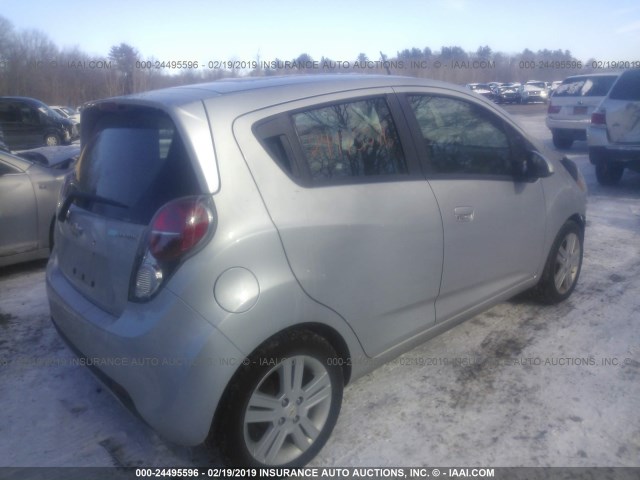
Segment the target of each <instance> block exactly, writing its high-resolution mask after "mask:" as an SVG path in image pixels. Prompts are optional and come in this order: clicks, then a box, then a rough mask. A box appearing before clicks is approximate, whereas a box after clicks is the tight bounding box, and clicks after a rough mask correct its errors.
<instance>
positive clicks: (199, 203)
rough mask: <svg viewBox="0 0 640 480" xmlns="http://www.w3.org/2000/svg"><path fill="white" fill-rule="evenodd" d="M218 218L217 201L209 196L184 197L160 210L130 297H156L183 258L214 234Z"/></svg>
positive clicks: (144, 250) (135, 275)
mask: <svg viewBox="0 0 640 480" xmlns="http://www.w3.org/2000/svg"><path fill="white" fill-rule="evenodd" d="M215 220H216V219H215V214H214V207H213V202H212V201H211V199H210V198H208V197H188V198H181V199H178V200H174V201H172V202H169V203H167V204H166V205H164V206H163V207H162V208H161V209H160V210H158V212H157V213H156V214H155V216H154V217H153V220H151V224H150V226H149V231H148V234H147V236H146V237H145V238H146V239H145V243H144V245H143V252H142V255H141V260H140V263H139V266H138V268H137V270H136V271H135V273H134V276H133V278H132V285H131V290H130V299H131V300H135V301H145V300H148V299H150V298H151V297H153V295H154V294H155V293H156V292H157V291H158V289H159V288H160V286H161V285H162V284H163V283H164V282H166V280H167V279H168V278H169V277H170V276H171V274H172V273H173V272H174V271H175V270H176V268H177V267H178V265H179V264H180V263H181V261H182V260H184V259H185V258H187V257H188V256H189V255H191V254H193V253H194V252H195V251H197V250H198V248H199V247H200V246H202V245H203V244H204V243H205V242H206V239H208V238H210V237H211V234H212V233H213V230H214V228H215Z"/></svg>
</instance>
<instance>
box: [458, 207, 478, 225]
mask: <svg viewBox="0 0 640 480" xmlns="http://www.w3.org/2000/svg"><path fill="white" fill-rule="evenodd" d="M453 214H454V215H455V217H456V220H457V221H458V222H470V221H472V220H473V216H474V211H473V207H456V208H454V209H453Z"/></svg>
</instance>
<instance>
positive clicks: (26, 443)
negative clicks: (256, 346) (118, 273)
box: [0, 107, 640, 467]
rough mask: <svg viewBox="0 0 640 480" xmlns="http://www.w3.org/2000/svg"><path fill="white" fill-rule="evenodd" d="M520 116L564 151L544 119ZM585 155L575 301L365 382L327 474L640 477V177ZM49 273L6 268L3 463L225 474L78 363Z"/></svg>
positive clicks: (512, 305)
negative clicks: (434, 469)
mask: <svg viewBox="0 0 640 480" xmlns="http://www.w3.org/2000/svg"><path fill="white" fill-rule="evenodd" d="M532 108H535V107H532ZM518 118H519V120H520V121H521V122H522V123H523V124H524V125H525V128H527V130H529V131H530V132H531V133H532V135H534V136H537V137H539V138H543V139H544V140H545V142H546V143H548V144H550V137H549V133H548V131H547V130H546V127H544V123H543V122H544V115H543V114H541V113H538V114H535V115H518ZM586 152H587V150H586V144H585V143H584V142H577V143H576V144H575V145H574V147H573V148H572V149H571V150H570V151H569V157H570V158H572V159H573V160H574V161H576V163H577V164H578V166H579V167H580V169H581V170H582V172H583V173H584V175H585V177H586V178H587V183H588V185H589V188H590V196H589V207H588V229H587V238H586V244H585V255H584V265H583V270H582V275H581V278H580V282H579V285H578V287H577V289H576V291H575V293H574V294H573V296H572V297H571V298H570V299H569V300H568V301H567V302H565V303H563V304H561V305H558V306H554V307H546V306H540V305H537V304H535V303H533V302H532V301H530V300H528V299H527V298H520V299H516V300H512V301H509V302H505V303H502V304H500V305H497V306H496V307H494V308H492V309H491V310H489V311H487V312H486V313H484V314H481V315H478V316H477V317H475V318H473V319H471V320H469V321H467V322H465V323H463V324H461V325H459V326H457V327H456V328H454V329H452V330H450V331H448V332H446V333H445V334H443V335H440V336H439V337H436V338H434V339H432V340H430V341H429V342H427V343H425V344H423V345H421V346H420V347H418V348H416V349H414V350H412V351H411V352H409V353H407V354H405V355H403V356H401V357H399V358H398V359H396V360H395V361H392V362H390V363H388V364H386V365H384V366H382V367H381V368H379V369H378V370H376V371H375V372H373V373H372V374H370V375H368V376H366V377H364V378H362V379H360V380H358V381H356V382H355V383H354V384H352V385H350V386H349V387H348V388H347V389H346V390H345V396H344V402H343V408H342V413H341V415H340V418H339V420H338V424H337V426H336V429H335V431H334V433H333V435H332V437H331V439H330V440H329V442H328V443H327V445H326V446H325V448H324V449H323V450H322V451H321V452H320V454H319V456H318V457H317V458H316V459H315V460H314V461H313V465H315V466H404V465H410V466H418V465H438V466H461V465H465V466H490V467H498V466H640V415H638V410H639V409H640V328H639V322H640V276H638V274H637V273H638V271H639V269H640V251H639V250H640V203H639V201H638V200H639V198H640V175H637V174H634V173H629V172H626V173H625V176H624V177H623V180H622V182H621V184H620V185H619V186H617V187H611V188H603V187H599V186H598V185H597V183H596V181H595V177H594V174H593V168H592V166H591V165H589V162H588V158H587V155H586ZM44 268H45V264H44V263H43V262H38V263H31V264H25V265H20V266H14V267H9V268H4V269H0V405H2V415H0V436H2V438H3V439H5V440H4V441H3V442H1V444H0V466H113V465H117V466H121V465H126V466H177V465H183V466H187V465H194V464H197V465H203V464H205V463H207V462H210V463H212V464H216V463H217V461H218V460H217V457H216V455H215V454H213V455H211V454H208V453H207V452H206V451H205V450H204V449H203V448H202V447H197V448H184V447H179V446H176V445H172V444H170V443H167V442H165V441H164V440H162V439H161V438H159V437H158V435H156V434H155V433H154V432H153V431H152V430H150V429H149V428H148V427H146V426H145V425H144V424H143V423H142V422H141V421H140V420H138V419H137V418H136V417H134V416H133V415H132V414H131V413H129V412H128V411H127V410H126V409H125V408H124V407H123V406H121V405H120V404H119V403H118V402H117V401H116V400H115V399H114V397H112V396H111V395H110V394H109V393H108V392H107V391H106V390H105V389H104V388H103V387H102V386H101V385H100V383H99V382H98V381H97V380H95V379H94V377H93V376H92V375H91V373H90V372H89V371H88V370H87V369H86V368H85V367H81V366H77V365H74V364H73V360H74V357H73V355H72V354H71V352H70V351H69V350H68V349H67V348H66V347H65V346H64V345H63V343H62V341H61V340H60V339H59V337H58V335H57V333H56V332H55V330H54V328H53V326H52V324H51V322H50V320H49V311H48V306H47V301H46V295H45V288H44ZM7 440H8V441H7Z"/></svg>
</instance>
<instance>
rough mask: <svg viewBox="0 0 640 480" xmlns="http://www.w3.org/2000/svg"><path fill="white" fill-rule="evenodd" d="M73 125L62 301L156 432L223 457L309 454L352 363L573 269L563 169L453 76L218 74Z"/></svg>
mask: <svg viewBox="0 0 640 480" xmlns="http://www.w3.org/2000/svg"><path fill="white" fill-rule="evenodd" d="M82 125H83V127H82V142H83V150H82V155H81V158H80V161H79V163H78V165H77V167H76V170H75V175H73V176H72V177H71V178H70V180H69V182H67V184H66V185H65V187H64V189H63V197H62V199H61V202H60V203H61V205H60V208H59V210H58V214H57V219H58V221H57V222H56V229H55V238H56V242H55V249H54V252H53V254H52V256H51V259H50V262H49V265H48V269H47V288H48V295H49V301H50V306H51V315H52V318H53V321H54V323H55V325H56V326H57V328H58V330H59V331H60V333H61V335H62V336H63V337H64V338H65V339H66V340H67V341H68V343H69V344H70V345H71V346H72V347H73V348H74V350H75V351H76V352H77V353H78V354H79V355H82V356H84V357H87V358H88V362H87V363H88V364H90V365H92V366H93V367H94V371H95V372H96V373H97V374H98V376H99V377H100V378H101V379H102V380H103V381H104V382H105V383H106V384H107V385H108V386H110V387H111V389H112V390H113V391H114V392H115V393H116V394H118V396H119V397H120V398H121V399H122V400H123V401H124V402H125V403H126V404H127V405H128V406H130V407H132V408H133V409H135V411H137V412H138V413H139V415H140V416H141V417H142V419H144V420H145V421H146V422H147V423H148V424H149V425H151V426H152V427H153V428H154V429H156V430H157V431H158V432H159V433H160V434H162V435H164V436H165V437H166V438H167V439H169V440H171V441H174V442H178V443H181V444H186V445H196V444H200V443H202V442H205V441H206V442H207V443H208V444H210V445H213V446H215V448H218V449H219V451H220V452H221V453H222V457H223V458H224V460H225V462H227V463H229V464H231V465H240V466H265V465H269V466H287V467H288V466H299V465H302V464H305V463H306V462H308V461H309V460H310V459H311V458H313V456H314V455H315V454H316V453H317V452H318V451H319V450H320V448H321V447H322V446H323V444H324V443H325V442H326V441H327V439H328V437H329V435H330V433H331V431H332V429H333V427H334V425H335V423H336V420H337V417H338V413H339V410H340V405H341V401H342V392H343V387H344V385H346V384H347V383H348V382H350V381H353V380H354V379H356V378H357V377H360V376H362V375H363V374H365V373H366V372H368V371H370V370H372V369H373V368H375V366H377V365H379V364H380V363H381V362H383V361H386V360H388V359H391V358H392V357H394V356H397V355H399V354H400V353H401V352H404V351H406V350H408V349H410V348H412V347H413V346H415V345H416V344H418V343H421V342H424V341H425V340H426V339H428V338H430V337H433V336H435V335H436V334H438V333H440V332H442V331H444V330H445V329H448V328H450V327H452V326H453V325H455V324H457V323H459V322H460V321H462V320H464V319H467V318H469V317H471V316H473V315H475V314H477V313H478V312H480V311H482V310H485V309H487V308H489V307H490V306H491V305H494V304H495V303H497V302H499V301H501V300H504V299H507V298H509V297H512V296H513V295H515V294H517V293H519V292H522V291H524V290H528V289H533V290H534V291H535V292H536V293H537V295H538V296H539V297H540V298H541V299H542V300H543V301H545V302H551V303H553V302H559V301H562V300H564V299H566V298H567V297H568V296H569V295H570V294H571V292H572V291H573V289H574V287H575V286H576V282H577V280H578V276H579V273H580V267H581V263H582V246H583V238H584V228H585V200H586V191H585V190H586V189H585V186H584V181H583V179H582V177H581V175H580V173H579V172H578V170H577V168H576V166H575V165H574V164H573V163H572V162H571V161H569V160H566V159H564V160H562V161H557V160H555V159H551V158H546V157H544V156H543V155H542V154H541V153H540V152H541V150H540V147H539V145H538V144H537V143H536V142H534V141H532V140H530V139H529V138H527V136H526V135H525V133H524V132H523V131H522V130H521V128H520V127H518V126H517V125H516V124H514V123H513V121H512V120H511V119H510V117H509V116H508V115H507V114H505V113H504V111H502V110H501V109H500V108H498V107H496V106H494V105H493V104H492V103H491V102H489V101H487V100H485V99H483V98H481V97H479V96H477V95H474V94H473V93H472V92H470V91H468V90H464V89H461V88H457V87H455V86H453V85H449V84H444V83H438V82H432V81H427V80H421V79H416V78H403V77H392V76H351V75H347V76H340V75H334V76H291V77H283V78H268V79H243V80H230V81H220V82H215V83H211V84H205V85H193V86H185V87H178V88H172V89H167V90H161V91H155V92H149V93H143V94H139V95H134V96H128V97H122V98H114V99H107V100H103V101H99V102H96V103H95V104H93V105H91V106H89V107H87V108H86V109H85V110H83V113H82Z"/></svg>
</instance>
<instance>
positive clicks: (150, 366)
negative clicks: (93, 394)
mask: <svg viewBox="0 0 640 480" xmlns="http://www.w3.org/2000/svg"><path fill="white" fill-rule="evenodd" d="M47 294H48V297H49V304H50V308H51V316H52V320H53V322H54V324H55V325H56V328H57V329H58V330H59V332H60V333H61V335H62V337H63V338H64V339H65V340H66V341H67V342H68V343H69V344H70V345H71V346H72V349H73V350H74V351H75V353H76V354H78V355H79V356H80V357H81V359H84V360H83V362H82V364H84V365H87V366H90V367H91V368H92V370H93V371H94V373H96V375H97V376H98V377H99V378H100V379H101V380H102V382H103V383H105V385H106V386H107V387H109V388H110V389H111V390H112V391H113V392H114V393H115V394H116V396H117V397H118V398H119V399H120V400H121V401H122V402H123V403H124V404H125V406H127V407H129V408H131V409H132V410H134V411H135V413H137V414H138V415H139V416H140V417H141V418H142V419H143V420H144V421H145V422H146V423H148V424H149V425H150V426H151V427H152V428H154V429H155V430H156V431H158V433H160V434H161V435H163V436H164V437H166V438H167V439H169V440H171V441H173V442H176V443H180V444H184V445H197V444H200V443H202V442H203V441H204V440H205V439H206V437H207V435H208V433H209V428H210V426H211V422H212V419H213V415H214V413H215V409H216V406H217V403H218V401H219V400H220V397H221V396H222V393H223V392H224V389H225V387H226V385H227V383H228V381H229V379H230V378H231V377H232V375H233V373H234V372H235V370H236V369H237V367H238V365H239V364H240V363H241V362H242V360H243V359H244V357H243V355H241V354H240V352H239V351H238V350H237V349H236V348H235V346H234V345H233V344H232V343H231V342H230V341H229V340H228V339H227V338H226V337H225V336H224V335H222V334H221V333H220V331H219V330H217V329H216V328H215V327H214V326H212V325H211V324H210V323H209V322H207V321H206V320H205V319H203V318H202V317H201V316H200V315H199V314H198V313H197V312H195V311H194V310H193V309H191V308H189V307H188V306H187V305H186V304H185V303H184V302H183V301H181V300H180V299H179V298H177V297H176V296H175V295H174V294H173V293H171V292H170V291H169V290H168V289H166V288H165V289H164V290H163V291H162V292H161V293H160V294H159V295H158V296H157V297H156V298H155V299H154V300H153V305H150V304H149V303H146V304H135V303H130V304H129V305H128V306H127V308H126V309H125V311H124V313H123V314H122V315H121V316H120V317H118V318H113V317H111V316H110V315H108V314H107V313H106V312H104V311H103V310H101V309H99V308H98V307H96V306H95V305H93V304H92V303H91V302H89V301H88V300H87V299H86V298H84V297H83V296H82V295H81V294H80V293H79V292H77V291H76V290H75V289H74V287H73V286H72V285H71V284H70V283H69V282H68V281H67V280H66V278H65V277H64V275H63V274H62V272H61V271H60V269H59V268H58V266H57V261H56V258H55V254H54V255H53V256H52V258H51V260H50V263H49V266H48V268H47Z"/></svg>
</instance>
